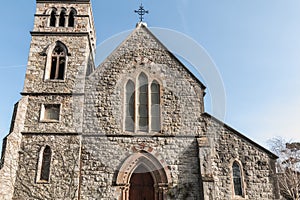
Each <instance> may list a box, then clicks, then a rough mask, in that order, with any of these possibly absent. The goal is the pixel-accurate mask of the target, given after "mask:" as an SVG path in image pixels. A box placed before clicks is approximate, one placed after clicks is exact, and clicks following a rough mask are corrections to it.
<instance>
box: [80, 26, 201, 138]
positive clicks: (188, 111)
mask: <svg viewBox="0 0 300 200" xmlns="http://www.w3.org/2000/svg"><path fill="white" fill-rule="evenodd" d="M141 74H145V76H146V77H147V80H148V81H149V84H151V83H152V82H153V81H156V82H158V83H159V85H160V86H161V102H162V103H161V109H162V111H161V113H162V122H161V123H162V127H163V129H162V131H161V133H162V134H170V135H179V134H180V135H191V134H192V135H199V134H200V133H201V126H200V120H199V119H200V115H201V113H203V112H204V101H203V97H204V94H205V91H204V90H205V86H204V85H203V84H202V83H201V82H200V81H199V80H198V79H197V78H195V76H194V75H193V74H192V73H191V72H190V71H189V70H188V69H187V68H186V67H185V66H184V65H183V64H182V63H181V62H180V61H179V60H178V59H177V58H176V57H175V56H174V55H173V54H172V53H170V51H169V50H168V49H167V48H166V47H164V46H163V45H162V44H161V42H160V41H159V40H158V39H157V38H156V37H155V36H153V34H151V32H150V31H149V30H148V29H147V28H146V27H145V26H144V25H143V24H140V25H139V26H138V27H137V28H136V29H135V30H134V31H133V32H132V33H131V34H130V35H129V36H128V38H127V39H126V40H125V41H124V42H123V43H122V44H121V45H120V46H119V47H118V48H117V49H116V50H115V51H114V52H113V53H112V54H111V55H109V56H108V57H107V58H106V60H105V61H104V62H103V63H102V64H101V65H100V66H99V67H98V68H97V69H96V70H95V71H94V72H93V73H92V74H91V75H90V76H88V78H87V81H86V85H85V87H86V88H85V91H86V93H87V95H86V97H88V98H86V102H89V103H88V104H91V105H86V106H91V108H86V109H88V110H92V109H93V111H95V109H97V111H96V112H97V113H96V114H95V115H96V116H91V112H86V117H85V119H86V120H87V121H94V123H93V124H99V126H97V130H98V129H99V130H98V132H99V131H100V132H105V133H106V134H117V133H121V132H124V130H122V129H124V127H122V124H124V115H125V113H124V112H125V111H124V101H125V100H124V99H125V97H124V93H125V92H124V88H125V85H126V84H127V82H128V81H132V82H133V83H134V84H135V85H137V83H138V77H139V76H140V75H141ZM136 89H137V88H136ZM89 94H90V95H89ZM101 116H102V117H101ZM103 116H104V117H103ZM87 123H88V122H87ZM107 126H109V127H113V128H112V129H109V130H108V131H107V130H104V129H105V127H107ZM191 127H193V131H191ZM86 128H87V129H85V130H88V129H89V127H88V125H87V126H86Z"/></svg>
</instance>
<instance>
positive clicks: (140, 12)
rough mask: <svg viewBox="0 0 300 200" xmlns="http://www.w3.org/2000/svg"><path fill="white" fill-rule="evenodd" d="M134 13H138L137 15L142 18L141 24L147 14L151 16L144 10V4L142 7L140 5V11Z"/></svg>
mask: <svg viewBox="0 0 300 200" xmlns="http://www.w3.org/2000/svg"><path fill="white" fill-rule="evenodd" d="M134 12H135V13H137V14H138V15H139V16H140V22H142V21H143V19H144V17H143V16H144V15H145V14H149V11H148V10H145V9H144V6H143V4H141V5H140V8H139V9H138V10H135V11H134Z"/></svg>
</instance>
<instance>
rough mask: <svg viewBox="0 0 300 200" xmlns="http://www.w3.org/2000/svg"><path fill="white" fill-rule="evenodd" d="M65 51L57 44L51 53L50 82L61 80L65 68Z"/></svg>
mask: <svg viewBox="0 0 300 200" xmlns="http://www.w3.org/2000/svg"><path fill="white" fill-rule="evenodd" d="M66 54H67V52H66V49H65V48H64V47H63V45H61V44H57V45H56V47H55V48H54V50H53V52H52V58H51V69H50V77H49V79H51V80H63V79H64V75H65V68H66Z"/></svg>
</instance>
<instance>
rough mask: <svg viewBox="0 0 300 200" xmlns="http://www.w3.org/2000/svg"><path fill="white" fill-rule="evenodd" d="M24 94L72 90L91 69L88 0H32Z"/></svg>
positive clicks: (92, 41)
mask: <svg viewBox="0 0 300 200" xmlns="http://www.w3.org/2000/svg"><path fill="white" fill-rule="evenodd" d="M31 35H32V41H31V47H30V53H29V60H28V67H27V72H26V79H25V85H24V91H23V93H24V94H32V93H35V94H36V93H56V94H57V93H60V94H61V93H65V94H66V93H68V94H69V93H74V92H80V91H76V90H75V88H77V89H78V87H76V85H74V84H76V83H78V79H82V78H83V77H85V76H86V75H88V74H89V73H90V72H91V71H92V70H93V69H94V66H93V57H94V52H95V43H96V33H95V27H94V19H93V15H92V8H91V2H90V0H68V1H67V0H61V1H59V0H36V14H35V22H34V28H33V31H32V32H31Z"/></svg>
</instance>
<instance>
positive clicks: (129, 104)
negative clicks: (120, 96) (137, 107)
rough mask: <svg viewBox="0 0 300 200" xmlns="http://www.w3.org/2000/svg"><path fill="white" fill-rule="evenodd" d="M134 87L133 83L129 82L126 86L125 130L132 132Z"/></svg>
mask: <svg viewBox="0 0 300 200" xmlns="http://www.w3.org/2000/svg"><path fill="white" fill-rule="evenodd" d="M134 90H135V86H134V83H133V81H131V80H129V81H128V82H127V84H126V97H125V98H126V102H125V104H126V105H125V107H126V108H125V109H126V111H125V112H126V116H125V130H126V131H130V132H133V131H134V121H135V120H134V118H135V114H134V104H135V95H134Z"/></svg>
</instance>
